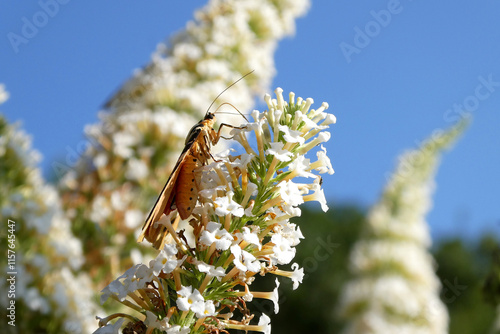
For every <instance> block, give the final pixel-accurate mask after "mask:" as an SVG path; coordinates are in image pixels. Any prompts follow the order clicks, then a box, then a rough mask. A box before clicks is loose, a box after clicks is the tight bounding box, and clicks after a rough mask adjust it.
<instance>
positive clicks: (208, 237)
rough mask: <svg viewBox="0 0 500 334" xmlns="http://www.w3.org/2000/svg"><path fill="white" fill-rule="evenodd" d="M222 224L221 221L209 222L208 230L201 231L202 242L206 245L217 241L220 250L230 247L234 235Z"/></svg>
mask: <svg viewBox="0 0 500 334" xmlns="http://www.w3.org/2000/svg"><path fill="white" fill-rule="evenodd" d="M221 226H222V225H221V224H219V223H215V222H208V224H207V228H206V230H205V231H203V232H202V233H201V237H200V242H201V243H202V244H203V245H205V246H211V245H212V244H213V243H214V242H215V248H217V249H218V250H226V249H228V248H229V246H231V243H232V241H233V236H232V235H231V234H230V233H229V232H228V231H226V230H225V229H224V228H221Z"/></svg>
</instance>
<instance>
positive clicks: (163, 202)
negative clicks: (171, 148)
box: [137, 153, 186, 245]
mask: <svg viewBox="0 0 500 334" xmlns="http://www.w3.org/2000/svg"><path fill="white" fill-rule="evenodd" d="M185 156H186V153H183V154H182V155H181V156H180V158H179V160H178V161H177V163H176V165H175V167H174V170H173V171H172V174H170V177H169V178H168V181H167V183H165V186H163V189H162V191H161V193H160V195H159V196H158V198H157V199H156V202H155V204H154V206H153V208H152V209H151V211H150V212H149V215H148V217H147V218H146V221H145V222H144V226H143V227H142V232H141V234H140V235H139V237H138V238H137V242H141V241H142V240H144V238H146V240H147V241H149V242H151V243H152V244H153V245H156V244H157V243H158V242H160V243H161V242H162V240H163V239H164V238H165V236H166V235H167V234H168V231H167V229H166V227H165V226H163V225H159V226H156V227H155V226H154V224H155V223H156V222H157V221H159V220H160V218H161V216H162V214H163V213H166V214H167V215H168V213H170V211H172V210H171V209H170V207H171V206H172V202H173V200H174V196H175V193H174V192H173V190H174V189H175V184H176V182H177V178H178V176H179V172H180V168H179V166H181V162H182V160H183V159H184V158H185Z"/></svg>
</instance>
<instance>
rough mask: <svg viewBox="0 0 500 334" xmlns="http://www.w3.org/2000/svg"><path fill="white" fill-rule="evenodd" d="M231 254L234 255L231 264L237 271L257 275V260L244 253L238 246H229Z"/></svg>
mask: <svg viewBox="0 0 500 334" xmlns="http://www.w3.org/2000/svg"><path fill="white" fill-rule="evenodd" d="M231 253H232V254H233V255H234V260H233V263H234V265H235V266H236V268H238V269H239V270H241V271H243V272H246V271H251V272H254V273H257V272H259V271H260V269H261V264H260V262H259V260H257V259H256V258H255V256H253V255H252V254H250V253H249V252H247V251H244V250H242V249H241V248H240V246H238V245H233V246H231Z"/></svg>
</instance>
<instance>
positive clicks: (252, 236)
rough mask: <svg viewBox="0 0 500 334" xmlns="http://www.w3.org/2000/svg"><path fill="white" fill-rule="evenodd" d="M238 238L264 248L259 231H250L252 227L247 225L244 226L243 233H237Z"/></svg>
mask: <svg viewBox="0 0 500 334" xmlns="http://www.w3.org/2000/svg"><path fill="white" fill-rule="evenodd" d="M236 236H237V238H236V240H238V241H241V240H245V241H246V242H248V243H249V244H252V245H255V246H257V248H258V249H259V250H260V249H261V248H262V244H261V243H260V240H259V234H258V232H257V231H254V232H252V231H250V229H249V228H248V227H247V226H245V227H243V232H242V233H236Z"/></svg>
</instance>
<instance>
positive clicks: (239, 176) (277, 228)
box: [95, 88, 336, 334]
mask: <svg viewBox="0 0 500 334" xmlns="http://www.w3.org/2000/svg"><path fill="white" fill-rule="evenodd" d="M275 92H276V99H271V96H269V95H266V96H265V98H264V99H265V101H266V103H267V107H268V110H266V111H264V112H259V111H257V110H255V111H253V112H252V118H253V122H249V123H244V124H241V125H240V126H239V127H238V128H234V129H232V130H231V137H232V138H233V139H234V140H235V141H236V142H238V143H239V144H240V145H239V147H238V148H237V150H233V149H232V150H229V151H225V152H223V153H220V154H218V155H215V156H214V158H215V159H214V162H212V163H211V164H209V165H207V166H204V167H203V171H202V177H201V187H200V188H201V190H200V193H199V195H198V204H197V206H196V207H195V209H194V210H193V215H192V217H191V219H190V220H189V225H185V226H187V227H186V229H185V230H181V231H179V232H177V231H174V230H173V228H172V226H171V225H170V224H171V223H170V219H162V220H160V222H158V223H161V224H165V225H166V226H167V229H169V231H170V232H171V234H170V236H171V238H170V241H169V243H167V245H165V247H164V248H163V249H162V250H161V251H160V252H159V254H158V255H157V257H156V258H155V259H153V260H151V261H150V262H149V265H146V264H137V265H134V266H133V267H132V268H130V269H129V270H127V271H126V272H125V273H124V274H123V275H121V276H120V277H118V278H117V279H116V280H114V281H113V282H112V283H110V284H109V285H108V286H107V287H106V288H104V290H103V291H102V292H103V294H102V297H101V301H102V302H105V301H106V300H108V299H110V298H111V299H114V300H115V301H118V302H120V303H122V304H123V305H124V306H127V307H129V308H130V309H132V310H134V311H137V312H139V313H137V312H135V313H134V314H135V315H129V314H124V313H116V314H112V315H110V316H108V317H106V318H102V319H100V326H101V327H100V328H99V329H97V330H96V331H95V333H97V334H99V333H118V330H119V329H120V327H121V326H123V325H125V328H127V329H131V330H132V329H137V328H140V329H141V330H142V331H143V332H147V333H150V332H152V331H153V329H157V330H160V331H161V332H166V333H202V332H204V333H218V332H219V331H221V330H229V329H235V330H245V331H257V332H262V333H270V331H271V326H270V319H269V317H268V316H267V315H265V314H263V315H262V316H261V317H260V320H258V321H257V323H256V324H255V321H252V319H253V318H254V314H252V313H251V312H250V310H249V309H248V308H247V304H246V303H247V302H251V301H252V299H253V298H263V299H267V300H271V301H272V302H273V303H274V311H275V312H276V313H277V312H278V310H279V303H278V287H279V285H280V282H279V279H278V277H287V278H289V279H291V281H292V282H293V288H294V289H296V288H297V287H298V285H299V284H300V283H301V282H302V279H303V276H304V271H303V269H302V268H299V265H298V264H297V263H292V262H293V259H294V256H295V252H296V250H295V246H296V245H298V244H299V242H300V240H301V239H303V238H304V236H303V235H302V233H301V231H300V228H299V227H298V226H297V225H296V224H294V223H292V222H290V218H292V217H297V216H300V214H301V210H300V208H299V207H298V206H299V205H300V204H302V203H304V202H308V201H317V202H319V203H320V205H321V208H322V209H323V210H324V211H326V210H327V209H328V206H327V204H326V200H325V196H324V194H323V190H322V188H321V177H320V176H319V174H325V173H327V174H333V172H334V171H333V169H332V165H331V163H330V160H329V158H328V156H327V155H326V150H325V148H324V147H323V146H321V149H320V150H318V151H317V152H316V156H315V157H314V156H313V157H308V158H306V155H308V156H310V155H311V154H308V153H309V152H310V151H311V150H312V149H313V148H314V147H316V146H319V145H321V143H323V142H326V141H328V140H329V139H330V136H331V134H330V132H328V131H327V129H328V128H329V126H330V125H331V124H334V123H335V121H336V119H335V116H333V115H332V114H328V113H326V112H325V110H326V109H327V108H328V104H327V103H323V104H322V105H321V106H320V107H319V108H318V109H311V106H312V104H313V100H312V99H311V98H308V99H306V100H304V99H302V98H297V99H295V95H294V93H290V94H289V100H288V102H287V101H285V99H284V97H283V95H282V90H281V89H280V88H278V89H276V91H275ZM240 151H241V152H240ZM234 152H238V153H240V154H238V155H234V154H233V153H234ZM297 178H299V179H300V180H303V181H306V180H308V179H309V180H311V181H310V182H305V183H299V182H298V181H297ZM172 214H176V212H175V211H174V212H173V213H172ZM290 263H292V265H291V266H290V267H291V268H290V269H287V268H285V267H283V266H285V265H289V264H290ZM256 274H260V275H266V274H272V275H275V276H276V288H275V289H274V290H273V291H270V292H264V291H252V290H251V289H250V286H251V284H252V282H253V281H254V280H255V276H256ZM235 310H237V311H238V312H237V316H238V318H239V319H237V320H236V319H234V318H235V317H236V315H235V314H234V313H233V312H234V311H235ZM115 318H120V319H118V320H116V321H114V320H113V319H115ZM111 320H113V321H111ZM125 321H126V323H124V322H125Z"/></svg>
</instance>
